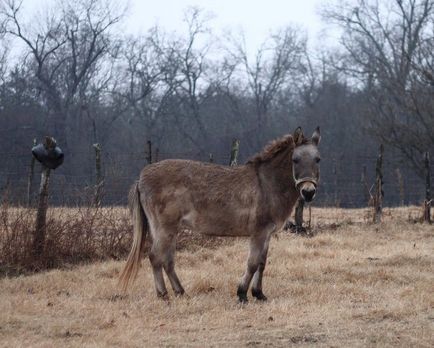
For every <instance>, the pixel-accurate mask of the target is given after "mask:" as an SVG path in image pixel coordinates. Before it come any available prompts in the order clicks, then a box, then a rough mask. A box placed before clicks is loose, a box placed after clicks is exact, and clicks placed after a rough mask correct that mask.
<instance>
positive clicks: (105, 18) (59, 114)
mask: <svg viewBox="0 0 434 348" xmlns="http://www.w3.org/2000/svg"><path fill="white" fill-rule="evenodd" d="M21 5H22V2H21V1H16V0H4V1H3V2H2V4H1V7H0V8H1V12H0V16H1V18H3V19H4V20H5V31H6V33H7V34H8V35H9V36H11V37H14V38H16V39H18V40H19V41H21V42H22V43H23V44H24V46H25V49H24V52H23V54H24V55H25V56H26V57H28V58H27V59H29V60H30V63H31V64H32V66H33V69H34V74H35V77H36V78H37V80H38V81H39V88H40V90H41V92H42V94H43V96H44V97H45V100H46V103H47V106H48V108H49V111H50V113H52V114H53V122H54V123H55V130H56V131H57V132H58V133H61V135H64V136H65V137H62V139H65V140H64V141H65V142H66V141H67V140H68V139H67V134H68V132H67V128H68V126H69V125H70V124H71V122H70V121H69V119H70V118H71V117H72V116H73V115H72V106H73V105H74V104H79V101H77V100H76V99H77V98H78V97H81V96H82V95H83V91H84V90H86V89H87V87H88V86H89V83H90V81H91V79H92V77H93V75H94V74H95V72H96V69H95V67H96V65H97V64H98V62H100V61H101V59H102V57H103V56H104V55H106V54H107V53H108V51H109V50H110V44H111V34H112V33H111V32H110V30H111V28H112V27H113V26H114V25H115V24H116V23H118V22H119V21H120V19H121V17H122V14H118V13H117V9H114V8H113V6H112V5H113V4H112V3H111V2H110V1H105V0H79V1H76V2H74V3H70V2H66V1H58V2H56V7H55V10H54V11H49V12H47V13H50V14H49V15H47V17H45V18H37V20H36V21H35V22H36V23H40V24H39V26H35V25H30V24H29V23H26V22H25V21H24V20H23V19H22V18H21V16H20V13H21ZM62 133H63V134H62Z"/></svg>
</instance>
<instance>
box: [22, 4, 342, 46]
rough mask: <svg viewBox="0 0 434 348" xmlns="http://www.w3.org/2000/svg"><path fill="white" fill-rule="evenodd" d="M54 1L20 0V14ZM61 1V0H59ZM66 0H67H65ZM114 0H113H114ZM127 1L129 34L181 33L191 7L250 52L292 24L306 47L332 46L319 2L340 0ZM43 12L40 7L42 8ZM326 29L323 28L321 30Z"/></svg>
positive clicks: (334, 36)
mask: <svg viewBox="0 0 434 348" xmlns="http://www.w3.org/2000/svg"><path fill="white" fill-rule="evenodd" d="M54 1H56V0H24V2H23V7H24V13H25V14H26V15H30V14H33V13H35V10H36V12H38V10H39V11H41V9H44V8H46V6H48V7H49V6H50V5H49V4H50V3H51V4H52V3H53V2H54ZM60 1H61V0H60ZM67 1H70V0H67ZM115 1H116V0H115ZM117 1H118V3H120V4H125V5H127V4H128V10H127V13H126V18H125V21H124V23H123V25H122V26H123V28H124V29H125V30H126V32H130V33H131V34H139V33H143V34H144V33H146V31H147V30H148V29H149V28H151V27H152V26H154V25H156V24H158V25H159V26H160V27H161V28H163V29H165V30H166V31H178V32H179V33H182V29H183V28H185V26H184V27H183V22H182V20H183V15H184V12H185V10H186V9H187V8H188V7H191V6H195V7H198V8H200V9H203V10H204V12H206V13H210V14H212V15H213V19H212V20H211V21H210V22H209V25H210V26H211V28H212V29H213V32H214V34H216V35H218V36H220V35H223V33H224V32H225V31H227V30H232V31H234V32H239V31H241V30H242V31H244V34H245V38H246V41H247V46H248V49H249V50H250V51H255V50H256V48H258V47H259V45H260V44H261V43H262V42H263V41H264V39H265V38H266V37H267V35H268V34H269V33H270V31H275V30H276V29H279V28H282V27H285V26H287V25H289V24H293V25H294V24H295V25H297V26H299V27H300V28H302V29H304V30H305V31H306V33H307V34H308V37H309V45H310V47H316V46H318V45H324V43H326V44H327V45H328V46H330V45H333V44H334V43H335V42H336V40H337V36H338V35H337V32H336V31H333V30H330V28H327V26H326V25H325V24H324V23H323V22H322V21H321V18H320V15H319V9H320V7H321V5H323V4H324V3H329V2H336V1H341V0H117ZM42 11H43V10H42ZM325 29H327V30H325Z"/></svg>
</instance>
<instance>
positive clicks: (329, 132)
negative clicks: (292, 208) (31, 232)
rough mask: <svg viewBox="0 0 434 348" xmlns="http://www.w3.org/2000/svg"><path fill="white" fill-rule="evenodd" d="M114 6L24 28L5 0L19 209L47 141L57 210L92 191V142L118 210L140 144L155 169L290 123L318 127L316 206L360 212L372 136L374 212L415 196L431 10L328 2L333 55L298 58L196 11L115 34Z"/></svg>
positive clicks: (7, 177) (6, 79) (302, 39)
mask: <svg viewBox="0 0 434 348" xmlns="http://www.w3.org/2000/svg"><path fill="white" fill-rule="evenodd" d="M24 4H25V2H24ZM115 5H116V4H115V3H114V2H112V1H106V0H79V1H75V2H65V1H56V2H55V3H54V7H53V8H52V9H51V10H50V11H47V12H46V13H44V14H43V15H40V16H33V17H32V20H31V21H29V20H26V19H25V18H24V17H23V16H22V12H23V11H22V8H21V6H22V3H21V2H19V1H14V0H3V1H2V2H1V5H0V33H1V40H0V45H1V51H0V53H1V55H0V127H1V128H0V146H1V150H0V153H1V157H2V160H1V163H2V164H1V169H0V188H1V189H2V190H3V191H4V190H5V189H6V188H7V190H8V192H9V193H11V192H12V193H14V194H11V195H10V196H13V197H14V200H15V201H16V202H23V201H24V197H25V183H26V180H27V175H28V167H29V163H30V151H29V148H30V147H31V145H32V142H33V139H34V138H36V139H38V140H40V139H41V138H42V136H44V135H51V136H53V137H55V138H56V139H57V141H58V144H59V145H60V146H61V147H62V149H63V150H64V152H65V164H64V166H63V167H61V168H60V169H59V170H58V172H59V174H63V175H64V177H63V178H64V180H63V181H62V182H61V183H59V187H58V191H59V192H57V191H54V192H53V194H54V195H57V196H58V201H59V202H60V203H62V201H61V199H60V198H59V197H60V195H61V194H62V195H63V198H64V201H63V202H71V200H70V199H69V198H71V197H72V196H74V195H73V193H74V192H75V193H76V195H75V196H74V197H78V196H79V195H80V194H81V193H82V192H83V187H85V186H89V187H90V186H91V185H93V184H94V183H95V160H94V158H95V153H94V147H93V144H96V143H98V144H100V146H101V149H102V163H103V169H104V176H105V179H106V180H105V190H106V193H107V194H106V198H105V202H106V203H107V204H109V203H118V202H121V203H123V202H124V201H125V196H126V194H125V193H126V191H127V188H128V186H129V185H130V184H131V182H132V181H133V180H134V178H136V177H137V175H138V173H139V170H140V169H141V168H142V167H143V165H145V164H146V157H149V154H146V151H147V149H148V148H147V141H151V142H152V147H153V149H154V151H155V153H154V156H153V157H154V159H155V155H156V152H157V149H158V158H159V159H164V158H193V159H198V160H203V161H208V160H209V157H210V154H212V157H213V159H214V161H215V162H217V163H223V164H226V163H227V161H228V157H229V151H230V144H231V141H232V139H233V138H237V139H239V140H240V144H241V145H240V161H239V162H243V161H244V160H246V159H247V158H248V156H250V155H252V154H253V153H255V152H257V151H258V150H259V149H260V148H261V147H262V146H263V145H264V144H265V143H266V142H267V141H269V140H270V139H273V138H275V137H278V136H281V135H283V134H285V133H287V132H289V131H292V130H294V129H295V128H296V127H297V126H298V125H301V126H302V127H303V128H304V129H305V130H306V131H307V132H311V131H312V130H313V129H314V127H316V126H317V125H319V126H321V133H322V135H323V142H322V143H321V151H322V154H323V159H324V160H323V163H324V164H323V167H322V189H323V193H324V194H323V196H322V199H323V202H325V203H329V204H330V203H333V204H343V205H365V204H367V202H366V199H367V198H369V192H366V191H369V186H370V183H371V182H372V183H373V180H374V177H373V171H374V166H375V156H376V153H377V148H378V145H379V143H380V142H381V143H384V144H385V145H386V153H385V158H386V163H385V164H386V184H385V185H386V186H385V187H386V188H387V184H389V188H390V189H389V192H390V193H389V194H388V195H387V193H386V202H388V203H389V204H398V203H399V202H401V200H402V199H401V198H402V194H401V193H400V192H401V191H400V190H401V189H402V185H403V184H402V180H401V181H399V180H398V177H399V176H401V179H402V177H404V180H403V181H404V185H405V186H406V192H407V193H406V198H405V203H419V202H420V201H421V199H422V198H421V197H423V186H421V189H420V191H418V185H419V183H422V180H421V179H420V178H422V177H423V161H422V159H423V153H424V152H426V151H430V152H431V154H432V153H434V105H433V103H434V98H433V97H434V34H433V30H432V28H433V25H434V2H433V0H402V1H401V0H388V1H383V2H381V3H380V2H377V1H362V0H360V1H357V2H356V3H352V4H351V6H350V5H338V6H335V7H333V6H330V5H329V6H328V7H327V8H323V9H322V14H323V16H324V17H325V19H326V20H327V21H333V22H334V23H335V24H336V25H337V26H338V27H340V29H341V31H342V37H341V40H340V42H339V43H337V45H336V47H334V48H333V49H330V50H326V49H324V50H316V51H312V50H309V49H308V45H307V38H306V35H305V34H304V32H303V31H302V30H300V29H298V28H296V27H294V26H288V27H286V28H281V29H279V30H276V31H274V33H273V34H271V35H270V36H269V37H268V38H267V39H266V40H265V41H264V43H263V44H262V45H261V46H260V47H259V48H258V49H257V50H256V52H254V53H251V52H249V51H248V49H247V47H246V40H245V38H244V37H243V36H242V35H235V34H232V35H230V34H227V35H225V36H224V37H223V36H221V35H217V34H216V33H213V32H212V30H211V24H212V22H211V20H209V19H208V18H207V15H206V13H205V12H204V11H201V10H199V9H197V8H190V9H187V10H186V12H185V17H184V18H185V19H184V31H183V32H182V34H181V33H170V32H166V31H165V30H164V29H163V28H159V27H154V28H152V29H151V30H149V32H147V33H146V34H145V35H143V36H140V37H139V36H126V35H124V34H123V33H122V31H121V28H122V23H123V22H124V21H126V20H128V18H127V17H125V15H124V10H123V9H122V8H119V6H115ZM11 47H12V48H13V49H10V48H11ZM364 166H366V167H367V171H366V174H365V180H366V182H368V185H365V184H364V183H362V182H361V176H362V175H364V174H363V173H364V170H363V167H364ZM397 169H398V171H397ZM397 172H399V175H398V176H397V174H396V173H397ZM387 173H388V174H387ZM366 177H368V178H367V179H366ZM387 178H388V179H389V180H387ZM366 186H368V188H367V187H366ZM392 186H393V187H394V188H393V189H391V188H392ZM395 186H396V187H395ZM398 186H400V187H398ZM65 197H66V199H65Z"/></svg>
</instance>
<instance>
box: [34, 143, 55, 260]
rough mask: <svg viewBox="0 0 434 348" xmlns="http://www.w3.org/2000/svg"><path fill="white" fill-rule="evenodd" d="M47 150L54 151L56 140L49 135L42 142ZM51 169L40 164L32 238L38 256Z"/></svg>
mask: <svg viewBox="0 0 434 348" xmlns="http://www.w3.org/2000/svg"><path fill="white" fill-rule="evenodd" d="M43 145H44V148H45V150H47V152H50V151H54V149H55V148H56V145H57V144H56V140H54V139H53V138H51V137H45V139H44V142H43ZM50 173H51V169H50V168H48V167H47V166H45V165H44V164H42V174H41V184H40V186H39V199H38V211H37V213H36V227H35V235H34V238H33V248H32V252H33V256H34V257H35V258H40V257H41V256H42V255H43V253H44V245H45V236H46V221H47V209H48V186H49V182H50Z"/></svg>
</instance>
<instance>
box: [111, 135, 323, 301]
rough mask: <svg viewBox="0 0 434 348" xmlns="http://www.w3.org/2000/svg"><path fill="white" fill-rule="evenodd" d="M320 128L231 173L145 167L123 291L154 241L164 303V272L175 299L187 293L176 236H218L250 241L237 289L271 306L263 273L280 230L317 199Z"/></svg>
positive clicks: (165, 164) (173, 164)
mask: <svg viewBox="0 0 434 348" xmlns="http://www.w3.org/2000/svg"><path fill="white" fill-rule="evenodd" d="M319 142H320V130H319V127H318V128H316V130H315V131H314V133H313V135H312V137H311V138H310V139H308V138H305V137H304V135H303V132H302V130H301V128H300V127H299V128H297V129H296V131H295V132H294V134H293V135H290V134H288V135H286V136H284V137H282V138H280V139H278V140H275V141H273V142H271V143H270V144H268V145H267V146H266V147H265V148H264V150H263V151H262V152H260V153H258V154H256V155H255V156H253V157H252V158H251V159H250V160H249V161H248V162H247V163H246V164H245V165H240V166H236V167H227V166H221V165H216V164H211V163H201V162H196V161H189V160H165V161H161V162H158V163H155V164H152V165H149V166H146V167H145V168H144V169H143V170H142V172H141V174H140V178H139V180H138V181H137V182H136V183H135V184H134V185H133V187H132V189H131V191H130V196H129V202H130V210H131V213H132V217H133V226H134V237H133V245H132V248H131V252H130V254H129V256H128V259H127V263H126V265H125V268H124V269H123V271H122V273H121V275H120V279H119V285H120V286H121V287H122V289H123V291H125V290H126V289H127V287H128V285H129V284H130V282H132V281H133V280H134V279H135V278H136V276H137V272H138V270H139V267H140V259H141V256H142V254H143V251H144V244H145V239H146V236H147V235H148V234H149V235H150V241H151V247H150V251H149V260H150V262H151V266H152V271H153V274H154V281H155V288H156V292H157V296H159V297H162V298H167V296H168V295H167V289H166V285H165V282H164V278H163V269H164V271H165V272H166V274H167V277H168V279H169V281H170V283H171V285H172V288H173V291H174V293H175V295H182V294H184V288H183V287H182V285H181V282H180V281H179V279H178V276H177V274H176V272H175V259H174V256H175V246H176V235H177V233H178V231H181V230H183V229H190V230H196V231H198V232H200V233H202V234H205V235H213V236H249V237H250V252H249V256H248V260H247V269H246V271H245V273H244V275H243V277H242V278H241V281H240V283H239V285H238V290H237V295H238V298H239V301H240V302H247V291H248V289H249V286H250V283H251V282H252V279H253V284H252V295H253V296H254V297H255V298H256V299H258V300H261V301H265V300H267V297H266V296H265V295H264V293H263V291H262V275H263V273H264V268H265V264H266V260H267V252H268V245H269V242H270V237H271V235H272V234H273V233H274V232H276V231H278V230H280V229H281V228H282V226H283V225H284V223H285V222H286V220H287V219H288V217H289V216H290V214H291V211H292V209H293V207H294V205H295V203H296V201H297V200H298V199H299V198H300V197H301V199H304V200H305V201H307V202H310V201H311V200H313V198H314V197H315V194H316V190H317V185H318V181H319V161H320V155H319V151H318V144H319Z"/></svg>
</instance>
